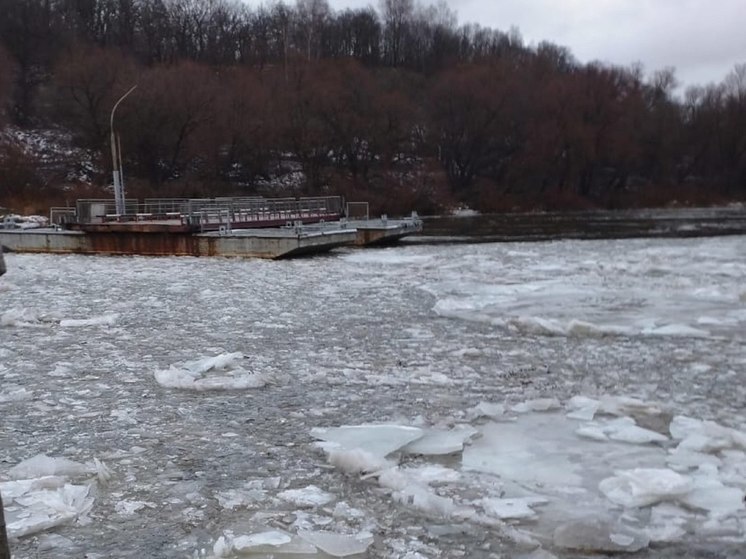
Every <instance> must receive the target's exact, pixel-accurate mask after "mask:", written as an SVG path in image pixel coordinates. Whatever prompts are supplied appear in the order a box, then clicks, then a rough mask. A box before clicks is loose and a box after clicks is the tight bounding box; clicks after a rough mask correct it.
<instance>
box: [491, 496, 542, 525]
mask: <svg viewBox="0 0 746 559" xmlns="http://www.w3.org/2000/svg"><path fill="white" fill-rule="evenodd" d="M546 503H548V501H547V499H544V498H543V497H517V498H513V499H497V498H484V499H482V500H481V501H480V504H481V505H482V508H484V512H485V513H486V514H488V515H490V516H494V517H496V518H500V519H503V520H507V519H520V518H524V519H526V518H536V512H535V511H534V510H533V508H531V507H534V506H537V505H544V504H546Z"/></svg>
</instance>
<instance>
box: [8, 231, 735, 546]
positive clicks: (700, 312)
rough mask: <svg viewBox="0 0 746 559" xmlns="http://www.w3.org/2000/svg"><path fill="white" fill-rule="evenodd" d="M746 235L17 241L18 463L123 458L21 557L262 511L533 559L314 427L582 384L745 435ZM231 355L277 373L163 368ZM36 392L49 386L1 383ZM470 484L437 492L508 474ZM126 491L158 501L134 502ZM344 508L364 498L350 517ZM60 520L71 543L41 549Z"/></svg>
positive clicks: (11, 345) (207, 542) (199, 542)
mask: <svg viewBox="0 0 746 559" xmlns="http://www.w3.org/2000/svg"><path fill="white" fill-rule="evenodd" d="M745 241H746V239H744V237H728V238H717V239H690V240H634V241H588V242H580V241H563V242H547V243H533V244H530V243H529V244H510V243H509V244H480V245H456V246H446V247H444V246H403V247H398V248H389V249H377V250H370V251H364V252H363V251H354V250H341V251H336V252H334V253H332V254H331V255H329V256H325V257H318V258H313V259H301V260H293V261H278V262H266V261H259V260H238V259H235V260H233V259H218V258H204V259H194V258H144V257H132V258H107V257H85V256H51V255H18V254H9V255H7V258H6V259H7V265H8V273H7V275H5V276H4V277H3V278H2V279H0V302H1V306H0V316H1V317H2V325H0V415H1V417H2V432H1V433H0V478H1V476H2V474H3V472H4V471H5V470H7V469H8V468H10V467H11V466H13V465H15V464H16V463H18V462H19V461H21V460H23V459H26V458H29V457H31V456H34V455H36V454H39V453H44V454H47V455H49V456H64V457H67V458H70V459H72V460H77V461H80V462H86V461H88V460H92V459H93V458H94V457H96V458H99V459H101V460H103V461H104V462H105V463H106V464H107V466H108V467H109V468H110V469H111V470H112V472H113V478H112V480H111V481H110V482H109V483H108V484H107V485H105V486H101V487H99V488H98V489H97V492H96V495H95V504H94V507H93V509H92V511H91V513H90V515H89V516H90V518H91V522H90V523H88V524H86V525H78V524H75V525H69V526H62V527H58V528H55V529H53V530H52V531H51V532H47V533H40V534H37V535H35V536H29V537H25V538H22V539H21V540H19V541H16V542H14V545H13V549H14V553H15V554H14V557H18V558H25V557H50V558H52V557H83V556H85V557H90V558H93V557H191V556H193V554H194V553H195V552H196V553H197V554H199V553H200V550H203V549H207V550H210V549H211V548H212V543H213V542H214V541H215V540H216V539H217V538H218V537H219V536H221V535H222V534H223V533H224V532H225V531H226V530H231V531H233V533H236V534H240V533H250V532H251V531H252V530H253V529H255V528H256V526H258V525H263V526H270V527H277V528H283V529H287V530H288V531H290V532H293V531H295V530H296V529H298V528H302V527H308V528H315V529H322V528H323V529H325V530H333V531H338V532H347V533H351V532H355V531H356V530H362V529H365V530H370V531H371V532H372V533H373V534H374V536H375V543H374V544H373V546H372V547H371V548H370V550H369V556H370V557H402V558H403V557H408V558H410V559H416V558H417V557H459V556H461V557H485V558H487V557H499V556H503V557H512V556H516V557H517V556H519V555H520V554H521V553H525V552H526V550H525V549H524V548H521V547H520V546H519V545H517V544H515V543H514V542H512V541H511V540H510V538H508V537H506V535H505V531H504V530H503V529H502V528H500V527H499V526H493V527H489V526H485V525H482V524H473V523H469V522H455V521H453V520H450V519H443V518H437V517H434V516H433V515H432V514H428V513H427V512H424V511H418V510H415V509H412V508H411V507H407V506H404V505H402V504H399V503H396V502H393V501H392V500H391V498H390V495H388V494H387V492H386V491H384V490H383V489H381V488H380V487H379V486H378V485H377V484H375V483H374V482H372V481H370V480H360V479H358V478H357V477H355V476H346V475H344V474H343V473H341V472H339V471H337V470H335V469H334V468H332V467H330V466H329V465H328V463H327V460H326V457H325V456H324V454H323V453H322V452H320V451H319V450H318V449H316V448H314V447H313V446H312V442H313V439H312V438H311V437H310V435H309V431H310V429H311V428H313V427H317V426H337V425H343V424H359V423H366V422H394V423H402V424H412V423H416V424H423V423H424V424H427V425H438V424H449V423H453V422H457V421H461V420H464V418H465V411H466V410H468V409H469V408H472V407H473V406H475V405H476V404H478V403H479V402H480V401H489V402H503V403H506V404H507V405H510V404H513V403H517V402H521V401H524V400H527V399H530V398H541V397H549V396H551V397H556V398H558V399H560V400H562V401H564V400H566V399H569V398H570V397H572V396H575V395H578V394H584V395H592V396H593V395H605V394H611V395H624V396H634V397H637V398H640V399H644V400H655V401H659V402H663V403H665V404H666V405H668V406H670V407H671V408H672V409H673V411H674V412H675V413H680V414H687V415H691V416H694V417H698V418H702V419H711V420H715V421H718V422H719V423H721V424H723V425H727V426H730V427H735V428H741V429H743V428H744V426H745V425H746V417H744V411H743V410H744V409H746V407H745V406H746V384H744V375H745V374H746V349H744V343H743V342H744V332H746V328H745V326H746V287H745V286H746V281H745V280H746V243H745ZM97 317H107V318H106V319H105V320H101V321H99V322H98V323H97V321H96V320H95V319H96V318H97ZM90 318H93V319H94V320H93V321H92V324H90V325H88V326H85V325H83V326H77V327H75V326H64V324H65V323H64V320H65V319H90ZM573 321H575V322H573ZM577 322H580V323H582V324H592V325H593V326H594V328H595V330H591V332H592V333H591V334H589V333H588V330H587V329H584V328H577V327H576V326H577V324H576V323H577ZM228 352H241V353H243V354H244V355H245V356H246V360H245V361H246V367H247V368H248V369H249V370H251V371H254V372H257V373H260V374H262V375H266V377H268V378H269V379H270V383H269V384H268V385H267V386H265V387H264V388H258V389H251V390H238V391H214V392H194V391H188V390H179V389H168V388H164V387H162V386H160V385H159V384H157V383H156V381H155V380H154V372H155V371H157V370H162V369H168V368H169V367H170V366H171V365H174V364H177V365H178V364H182V363H184V362H186V361H191V360H195V359H199V358H202V357H205V356H213V355H218V354H222V353H228ZM20 388H23V389H25V390H26V391H28V392H29V393H30V395H29V396H28V397H25V398H23V399H19V400H14V399H12V398H10V399H6V400H8V401H3V399H2V394H3V391H5V393H7V394H9V393H11V392H12V391H13V390H17V389H20ZM413 460H414V461H415V462H416V459H413ZM458 460H459V459H458V457H455V458H451V459H449V460H447V461H445V462H444V463H443V464H444V465H446V466H448V467H454V468H458ZM271 478H279V485H278V486H277V487H276V488H274V487H272V486H271V483H269V485H267V489H266V491H265V495H264V497H263V498H262V499H260V500H259V501H258V502H256V503H255V504H253V505H247V506H240V507H237V508H235V509H230V508H227V507H224V506H221V504H220V501H219V499H218V497H219V495H220V494H221V493H224V492H226V491H229V490H235V489H240V488H242V487H244V486H245V484H246V483H247V482H250V481H252V480H254V481H256V480H260V481H261V480H268V479H271ZM472 481H473V483H471V484H469V483H466V484H462V485H460V486H459V487H458V488H453V487H450V486H447V485H445V486H444V487H443V488H442V492H443V494H445V495H448V496H450V497H452V498H454V499H455V500H456V501H457V502H458V501H467V500H469V499H473V498H475V497H476V496H478V494H479V492H480V491H482V490H483V488H484V487H485V484H487V485H489V484H490V483H492V482H491V481H490V480H489V479H484V477H483V476H479V475H474V478H473V480H472ZM308 485H315V486H317V487H319V488H321V489H323V490H324V491H327V492H329V493H331V494H332V495H334V498H335V500H334V501H333V502H332V503H331V504H330V505H326V506H323V507H318V508H313V509H311V510H308V509H303V508H302V507H301V508H299V507H298V506H296V505H295V504H293V503H288V502H286V501H283V500H282V499H278V498H277V495H276V494H277V493H278V492H279V491H282V490H284V489H288V488H303V487H306V486H308ZM121 501H142V502H145V503H148V504H147V505H146V506H144V507H143V508H141V509H140V510H137V511H136V512H135V513H133V514H126V513H122V512H121V510H119V511H118V509H117V504H118V503H120V502H121ZM339 502H343V503H345V504H346V505H349V507H352V508H354V509H358V510H360V511H362V512H363V513H364V514H363V515H362V516H361V517H359V516H349V515H340V514H336V515H335V514H334V510H333V509H334V507H335V504H336V503H339ZM6 505H7V503H6ZM49 533H54V534H59V535H62V536H64V537H65V538H67V539H69V540H70V542H69V543H67V544H66V547H59V546H54V545H50V544H48V543H47V544H45V539H44V538H45V537H46V536H48V534H49ZM46 541H48V540H46ZM741 546H742V543H741V542H736V543H733V542H728V541H720V540H718V539H717V538H715V539H712V538H697V537H694V536H690V537H687V538H686V539H685V540H683V541H682V542H674V543H671V544H666V545H658V546H656V548H655V549H654V550H649V551H644V552H640V553H639V554H637V555H636V556H638V557H646V558H647V557H679V556H682V555H686V554H688V556H690V557H741V556H744V553H743V552H742V551H740V550H741ZM45 548H50V549H45ZM553 552H554V553H556V554H557V555H558V556H563V555H562V554H561V553H560V552H558V551H556V550H554V551H553ZM565 556H566V557H575V556H577V555H576V554H574V555H573V554H570V555H564V556H563V557H565Z"/></svg>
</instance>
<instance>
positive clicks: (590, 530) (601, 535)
mask: <svg viewBox="0 0 746 559" xmlns="http://www.w3.org/2000/svg"><path fill="white" fill-rule="evenodd" d="M553 539H554V545H555V546H557V547H559V548H563V549H572V550H576V551H586V552H619V551H626V552H630V553H632V552H635V551H639V550H641V549H644V548H646V547H647V546H648V545H649V543H650V538H649V537H648V536H647V534H645V533H643V532H640V531H638V530H635V529H633V528H629V527H627V526H624V525H622V524H619V523H615V522H612V521H610V520H605V519H599V518H588V519H584V520H575V521H572V522H567V523H565V524H562V525H560V526H558V527H557V529H556V530H555V531H554V538H553Z"/></svg>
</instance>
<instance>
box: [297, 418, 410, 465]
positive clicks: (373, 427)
mask: <svg viewBox="0 0 746 559" xmlns="http://www.w3.org/2000/svg"><path fill="white" fill-rule="evenodd" d="M311 435H312V436H313V437H314V438H316V439H319V440H322V441H325V442H326V443H330V444H325V445H322V446H323V447H324V448H325V449H326V450H328V451H332V450H354V449H361V450H363V451H365V452H367V453H368V454H369V455H371V456H376V457H379V458H384V457H386V456H387V455H389V454H391V453H392V452H395V451H397V450H399V449H400V448H402V447H403V446H406V445H407V444H409V443H411V442H412V441H416V440H417V439H420V438H422V436H423V435H424V431H423V430H422V429H419V428H417V427H407V426H404V425H385V424H384V425H377V424H368V425H343V426H341V427H315V428H313V429H311Z"/></svg>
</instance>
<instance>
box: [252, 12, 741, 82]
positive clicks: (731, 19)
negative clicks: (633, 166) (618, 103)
mask: <svg viewBox="0 0 746 559" xmlns="http://www.w3.org/2000/svg"><path fill="white" fill-rule="evenodd" d="M328 1H329V5H330V6H331V7H332V8H334V9H335V10H340V9H343V8H347V7H350V8H361V7H365V6H373V7H375V8H378V0H328ZM421 1H422V2H423V3H425V4H429V3H431V2H430V1H429V0H421ZM249 2H250V3H256V2H255V1H252V0H249ZM286 3H288V4H293V3H294V1H293V0H286ZM447 3H448V5H449V6H450V7H451V9H453V10H455V11H456V12H457V14H458V20H459V23H469V22H477V23H479V24H480V25H483V26H485V27H492V28H496V29H500V30H503V31H507V30H508V29H510V27H511V26H512V25H515V26H516V27H518V28H519V29H520V31H521V34H522V35H523V38H524V40H525V41H526V43H528V44H536V43H539V42H541V41H542V40H548V41H551V42H553V43H556V44H559V45H563V46H567V47H569V48H570V50H571V51H572V52H573V54H574V55H575V56H576V57H577V58H578V59H579V60H580V61H581V62H590V61H592V60H600V61H602V62H609V63H614V64H620V65H625V66H627V65H629V64H632V63H634V62H641V63H642V64H643V66H644V68H645V71H646V72H648V73H650V72H652V71H654V70H658V69H661V68H663V67H666V66H674V67H675V68H676V76H677V78H678V80H679V81H680V82H682V84H683V85H691V84H701V85H704V84H706V83H709V82H720V81H722V80H723V78H724V77H725V75H726V74H727V73H728V72H729V71H730V70H731V69H732V68H733V66H734V65H735V64H736V63H741V62H746V31H745V30H744V25H745V24H746V0H447Z"/></svg>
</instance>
